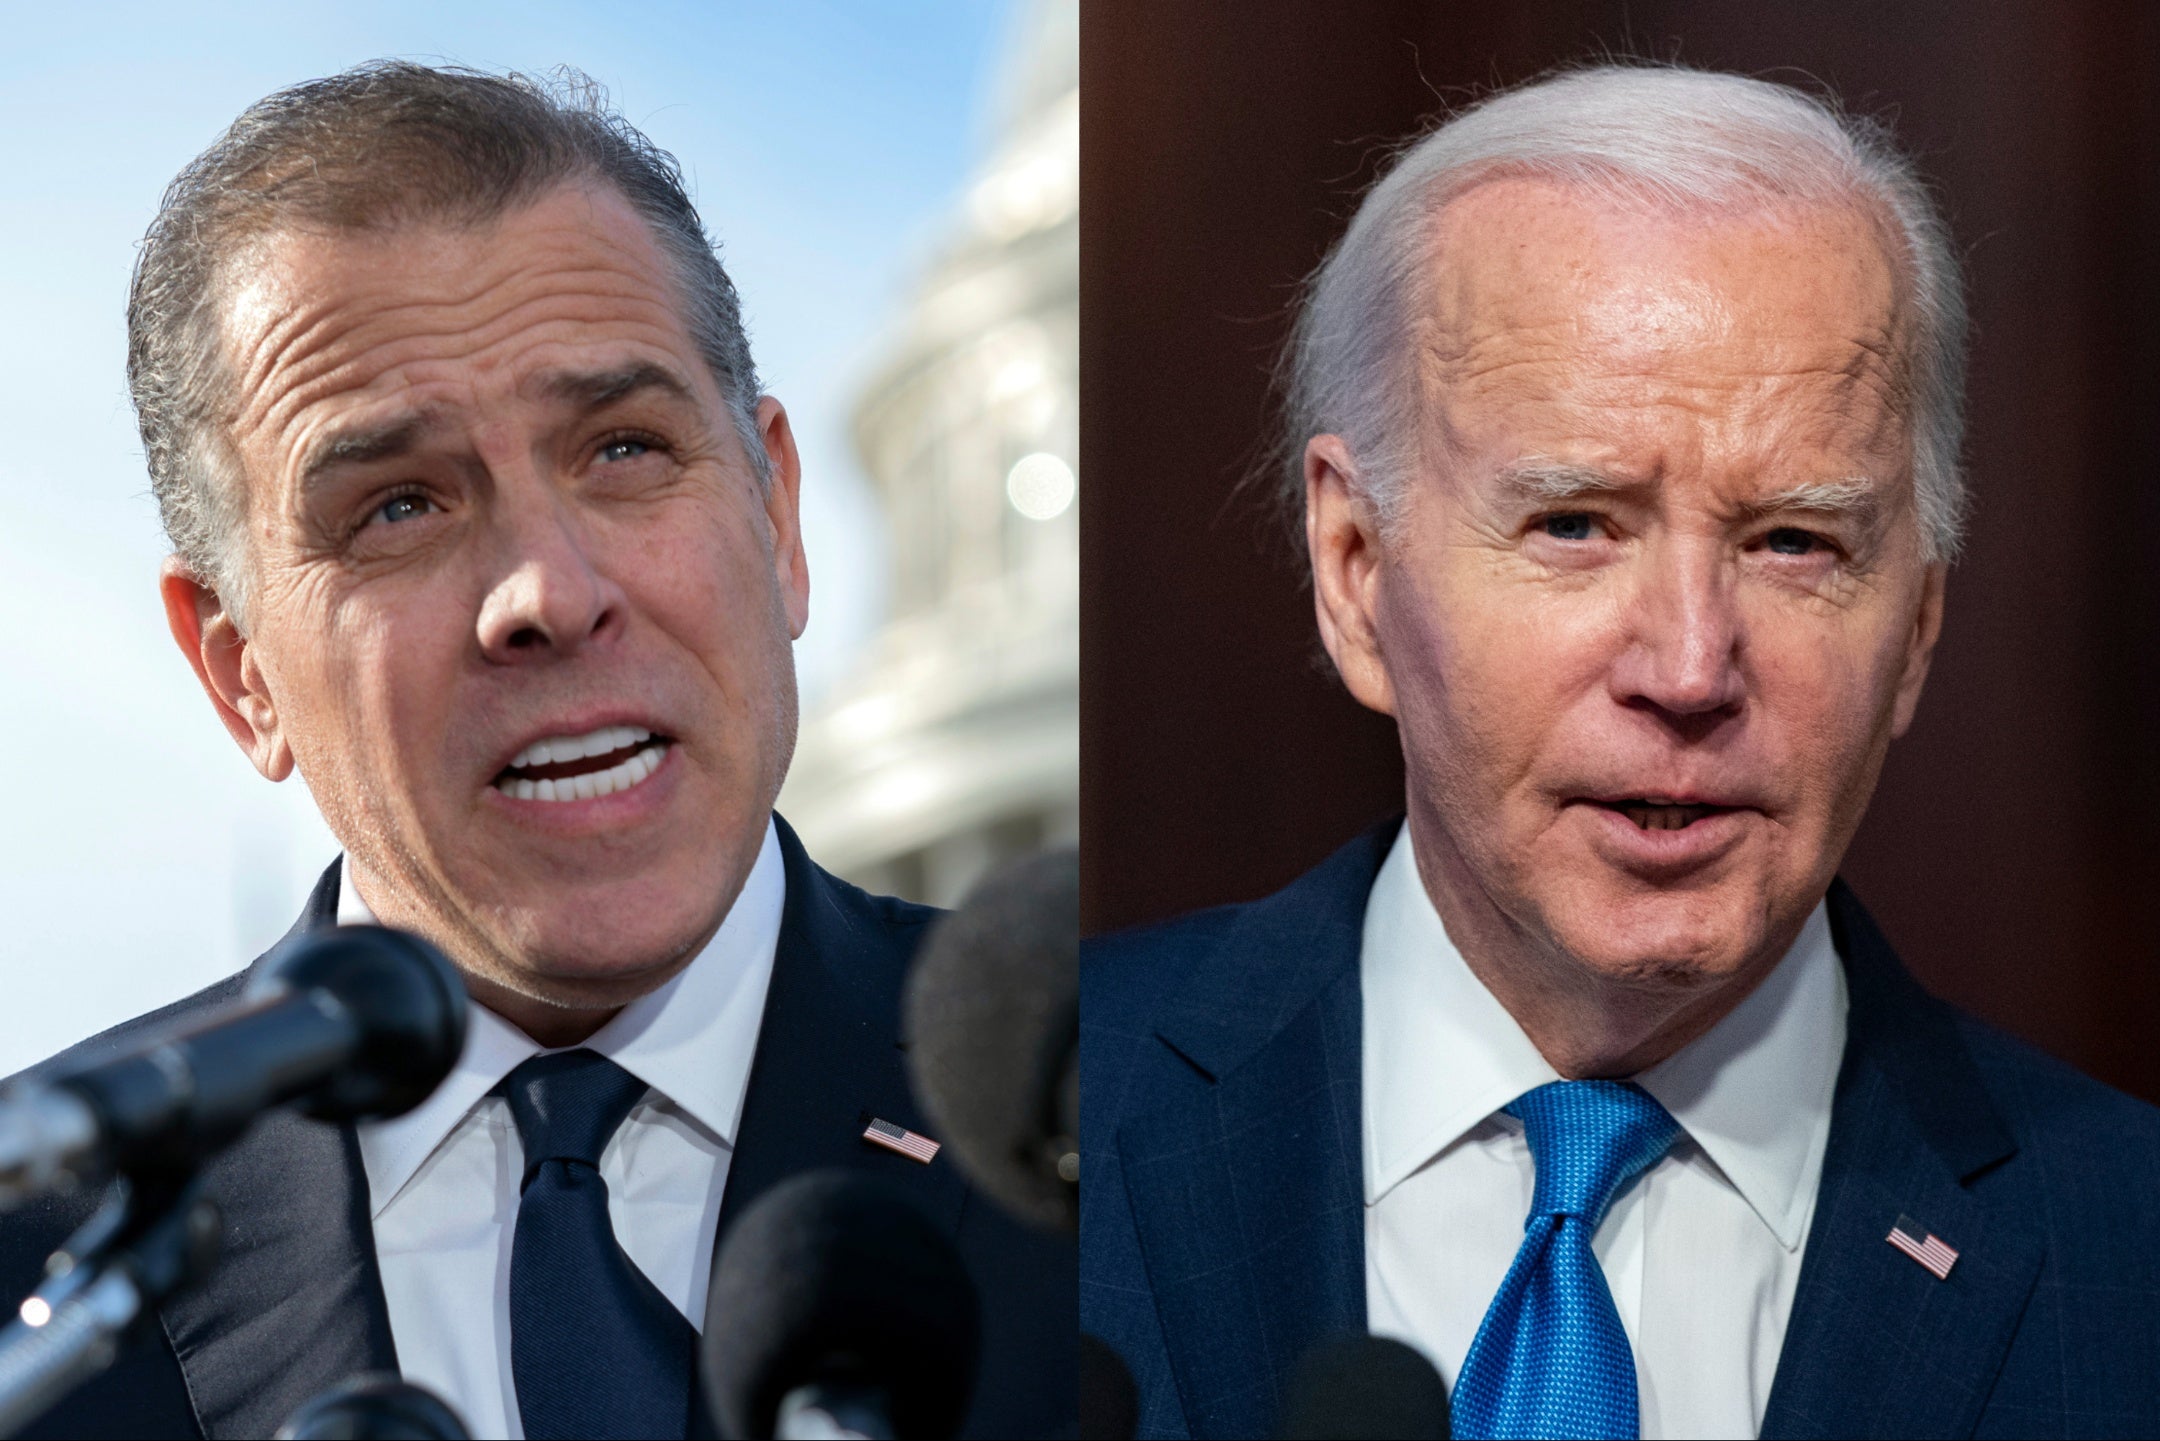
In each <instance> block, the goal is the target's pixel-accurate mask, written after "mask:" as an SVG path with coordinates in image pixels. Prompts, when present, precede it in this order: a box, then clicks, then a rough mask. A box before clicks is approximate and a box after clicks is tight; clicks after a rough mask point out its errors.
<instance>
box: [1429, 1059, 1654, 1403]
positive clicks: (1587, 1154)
mask: <svg viewBox="0 0 2160 1441" xmlns="http://www.w3.org/2000/svg"><path fill="white" fill-rule="evenodd" d="M1507 1112H1508V1114H1509V1115H1511V1116H1515V1117H1519V1118H1520V1119H1521V1121H1522V1123H1523V1132H1524V1134H1525V1136H1526V1137H1527V1138H1528V1140H1529V1142H1530V1158H1531V1160H1532V1161H1534V1162H1536V1164H1537V1189H1536V1190H1535V1192H1533V1193H1532V1195H1531V1198H1530V1217H1529V1219H1528V1220H1527V1221H1525V1222H1524V1223H1523V1243H1522V1249H1521V1250H1519V1251H1517V1252H1516V1253H1515V1264H1514V1265H1512V1266H1510V1267H1508V1273H1507V1279H1506V1280H1504V1281H1502V1282H1501V1283H1500V1291H1499V1294H1498V1295H1496V1296H1494V1297H1493V1302H1492V1306H1491V1307H1490V1308H1489V1309H1488V1310H1487V1311H1486V1312H1485V1320H1484V1322H1483V1324H1481V1325H1480V1326H1479V1327H1478V1333H1477V1339H1476V1340H1475V1341H1472V1342H1471V1343H1470V1354H1469V1356H1468V1357H1467V1358H1465V1359H1464V1361H1463V1368H1462V1375H1461V1376H1460V1377H1458V1378H1457V1379H1456V1383H1455V1405H1454V1412H1455V1434H1456V1435H1457V1436H1477V1437H1530V1436H1555V1437H1557V1436H1626V1437H1634V1436H1636V1435H1639V1434H1640V1418H1639V1416H1638V1415H1637V1413H1636V1402H1635V1353H1634V1352H1633V1351H1632V1350H1631V1349H1630V1348H1629V1346H1628V1338H1627V1332H1626V1331H1624V1330H1622V1329H1621V1326H1620V1313H1619V1312H1618V1311H1616V1310H1614V1309H1613V1299H1612V1289H1611V1288H1610V1287H1608V1286H1607V1285H1606V1284H1605V1272H1604V1270H1603V1269H1602V1268H1601V1267H1600V1266H1599V1265H1598V1260H1597V1256H1596V1255H1595V1254H1594V1253H1593V1252H1592V1251H1591V1249H1590V1239H1591V1237H1593V1236H1595V1235H1596V1234H1597V1228H1598V1222H1600V1221H1602V1220H1604V1219H1605V1209H1606V1207H1608V1206H1610V1205H1611V1204H1612V1199H1613V1197H1614V1195H1616V1194H1617V1193H1618V1192H1619V1190H1620V1188H1621V1187H1622V1186H1623V1185H1625V1184H1627V1182H1628V1181H1629V1180H1630V1179H1631V1178H1632V1177H1634V1176H1636V1175H1638V1174H1640V1173H1641V1172H1643V1171H1645V1170H1647V1169H1649V1168H1650V1167H1651V1166H1653V1165H1655V1164H1656V1163H1657V1159H1658V1158H1659V1157H1660V1156H1662V1155H1664V1154H1665V1152H1666V1151H1667V1150H1668V1149H1669V1148H1670V1147H1671V1146H1672V1143H1673V1141H1674V1140H1675V1139H1676V1138H1677V1137H1678V1136H1679V1134H1680V1124H1679V1122H1677V1121H1675V1120H1673V1118H1672V1117H1671V1116H1670V1115H1669V1114H1667V1112H1666V1110H1665V1108H1664V1107H1663V1106H1661V1105H1659V1104H1658V1103H1657V1102H1656V1101H1654V1100H1652V1099H1651V1098H1650V1096H1649V1095H1648V1094H1646V1093H1645V1092H1644V1091H1642V1090H1641V1089H1640V1088H1638V1087H1636V1086H1634V1085H1632V1084H1630V1083H1628V1082H1625V1081H1555V1082H1553V1083H1552V1084H1551V1085H1549V1086H1540V1087H1538V1088H1537V1089H1536V1090H1534V1091H1532V1092H1530V1093H1529V1094H1528V1095H1526V1096H1524V1097H1522V1098H1521V1099H1520V1100H1518V1101H1516V1102H1515V1104H1513V1105H1512V1106H1509V1107H1507Z"/></svg>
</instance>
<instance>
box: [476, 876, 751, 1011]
mask: <svg viewBox="0 0 2160 1441" xmlns="http://www.w3.org/2000/svg"><path fill="white" fill-rule="evenodd" d="M595 890H597V891H598V893H594V892H595ZM699 899H700V900H702V901H703V902H704V903H703V904H688V903H686V902H687V901H688V897H687V896H686V895H685V893H684V892H683V891H682V890H679V889H676V890H672V891H670V892H665V893H658V894H656V893H655V891H654V888H652V887H649V886H643V885H637V884H632V885H629V886H610V887H601V888H589V887H577V888H573V889H570V890H568V891H555V892H551V893H550V894H548V895H546V896H542V897H537V898H535V899H533V900H532V901H530V902H529V903H527V904H523V905H520V904H517V903H515V902H512V903H508V904H506V905H504V906H502V907H501V908H500V910H499V912H498V914H501V915H503V916H504V918H505V920H506V922H507V924H506V925H505V926H504V928H503V929H504V934H503V937H502V941H501V943H500V945H501V950H502V951H503V952H504V959H505V962H506V963H507V964H509V965H511V966H512V967H514V968H515V969H516V970H518V971H520V972H522V973H523V974H525V975H527V976H529V977H531V978H532V980H533V982H534V984H535V985H536V986H538V987H542V988H545V987H547V986H549V985H550V984H554V985H561V986H566V987H572V988H584V987H598V988H601V989H603V990H604V989H609V988H611V986H612V985H614V984H622V985H626V986H632V987H633V988H634V990H635V991H643V990H649V989H651V987H652V985H654V984H656V982H654V981H653V980H652V979H651V978H652V977H653V976H654V975H655V974H666V973H671V972H672V971H673V969H674V968H675V967H676V966H677V965H679V964H680V963H681V962H683V961H685V960H688V959H690V958H691V957H692V956H694V955H695V954H696V953H697V950H698V948H699V947H701V946H703V945H704V944H705V943H706V942H707V941H708V940H710V939H711V937H712V934H713V932H714V931H715V929H717V927H718V925H719V921H720V919H721V917H722V916H723V915H724V909H716V908H715V907H714V906H713V905H712V904H711V901H712V899H713V898H712V897H710V896H706V897H701V898H699ZM640 982H642V984H638V983H640Z"/></svg>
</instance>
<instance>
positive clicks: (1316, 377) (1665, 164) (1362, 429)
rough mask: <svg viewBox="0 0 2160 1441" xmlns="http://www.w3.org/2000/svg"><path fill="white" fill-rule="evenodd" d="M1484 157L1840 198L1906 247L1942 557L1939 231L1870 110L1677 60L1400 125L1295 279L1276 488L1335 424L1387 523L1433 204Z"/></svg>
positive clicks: (1644, 195)
mask: <svg viewBox="0 0 2160 1441" xmlns="http://www.w3.org/2000/svg"><path fill="white" fill-rule="evenodd" d="M1497 174H1509V175H1529V176H1538V177H1546V178H1550V179H1553V180H1556V181H1559V182H1561V183H1564V184H1567V185H1570V186H1575V187H1580V188H1581V189H1583V190H1584V191H1586V192H1589V193H1590V194H1592V195H1595V196H1598V197H1600V198H1605V199H1612V200H1619V201H1623V202H1629V203H1634V204H1647V205H1651V206H1656V207H1660V208H1669V209H1703V208H1727V207H1732V206H1750V207H1751V206H1758V205H1780V204H1794V203H1799V204H1852V203H1855V202H1858V203H1859V204H1861V205H1863V206H1865V207H1867V208H1868V209H1869V210H1870V211H1871V212H1872V213H1875V214H1877V215H1878V216H1880V217H1881V218H1882V219H1883V220H1884V221H1885V222H1886V223H1887V226H1888V228H1889V230H1890V231H1891V233H1892V234H1894V235H1895V236H1896V237H1897V238H1898V240H1900V241H1901V242H1902V248H1903V251H1904V253H1903V254H1901V255H1897V256H1894V257H1893V259H1894V260H1895V261H1896V262H1897V263H1898V264H1899V265H1900V267H1901V269H1902V272H1903V280H1904V282H1905V283H1904V286H1903V289H1904V296H1903V299H1904V302H1905V305H1906V308H1907V319H1908V320H1909V322H1910V324H1911V341H1910V353H1909V354H1908V355H1906V356H1905V361H1906V365H1907V367H1908V372H1909V373H1908V382H1907V384H1908V390H1909V396H1910V405H1911V414H1910V415H1909V416H1908V417H1907V418H1908V420H1909V422H1910V424H1911V427H1912V440H1913V454H1912V472H1913V486H1914V495H1915V499H1916V503H1917V506H1918V510H1919V520H1920V540H1921V547H1922V551H1923V554H1924V556H1925V558H1926V559H1927V560H1928V561H1930V562H1947V561H1948V560H1949V559H1950V558H1951V557H1952V555H1953V554H1954V553H1955V552H1956V550H1957V545H1958V539H1959V535H1960V532H1961V530H1962V527H1963V523H1964V516H1965V505H1966V501H1965V481H1964V475H1963V472H1962V470H1961V469H1960V466H1959V447H1960V444H1961V442H1962V439H1963V434H1964V405H1965V373H1964V367H1965V359H1964V357H1965V300H1964V294H1963V288H1962V285H1961V282H1960V277H1959V272H1958V264H1957V258H1956V255H1955V253H1954V251H1953V250H1952V248H1951V241H1950V231H1949V227H1948V225H1947V224H1946V223H1945V222H1944V220H1943V218H1942V216H1941V214H1940V212H1939V211H1938V210H1937V209H1936V206H1935V203H1934V200H1933V198H1932V197H1931V196H1930V195H1929V193H1928V190H1927V187H1926V185H1925V183H1924V182H1922V180H1921V179H1920V176H1919V172H1918V171H1917V170H1916V169H1915V168H1914V166H1913V163H1912V162H1911V161H1910V160H1909V159H1907V158H1906V156H1905V155H1904V154H1903V153H1902V152H1900V151H1899V150H1898V149H1897V148H1896V146H1895V144H1894V143H1893V142H1892V140H1891V138H1890V135H1889V132H1888V131H1887V129H1886V128H1885V127H1883V126H1882V125H1880V124H1878V123H1877V122H1875V121H1872V120H1869V119H1866V118H1862V117H1855V116H1849V115H1846V114H1843V113H1842V112H1840V111H1839V110H1838V109H1836V108H1835V107H1834V106H1833V105H1832V104H1829V103H1826V102H1824V101H1822V100H1818V99H1816V98H1815V97H1813V96H1811V95H1808V94H1806V93H1804V92H1802V91H1799V90H1796V89H1794V88H1792V87H1791V86H1788V85H1779V84H1774V83H1772V82H1770V81H1767V80H1756V79H1751V78H1749V77H1747V76H1743V75H1725V74H1717V73H1714V72H1709V71H1702V70H1690V69H1685V68H1682V67H1678V66H1647V65H1599V66H1593V67H1589V68H1585V69H1580V70H1574V71H1569V72H1566V73H1563V74H1560V75H1557V76H1554V77H1552V78H1549V79H1545V80H1541V81H1537V82H1534V83H1532V84H1529V85H1525V86H1522V87H1520V88H1518V89H1514V90H1509V91H1505V92H1503V93H1501V94H1499V95H1496V96H1493V97H1492V98H1490V99H1488V100H1486V101H1484V102H1483V103H1481V104H1479V105H1478V106H1476V107H1475V108H1473V109H1470V110H1468V111H1465V112H1464V113H1462V114H1460V115H1457V116H1455V117H1454V118H1453V119H1451V120H1449V121H1447V122H1446V123H1445V124H1443V125H1441V126H1440V127H1439V128H1438V129H1436V130H1433V131H1432V132H1431V133H1429V134H1427V135H1425V136H1423V137H1422V138H1420V139H1418V140H1416V141H1414V142H1412V143H1411V144H1410V145H1409V146H1407V147H1406V148H1405V149H1404V150H1403V151H1402V152H1401V153H1400V154H1399V155H1398V156H1397V157H1396V159H1395V161H1394V164H1393V165H1392V167H1391V168H1390V169H1389V170H1388V172H1387V173H1386V174H1385V175H1383V176H1382V177H1381V179H1380V181H1379V183H1378V184H1376V185H1374V186H1373V188H1372V189H1371V191H1369V192H1368V193H1367V194H1366V196H1365V199H1364V202H1363V203H1362V204H1361V205H1359V207H1358V210H1357V214H1356V215H1355V216H1353V217H1352V219H1351V221H1350V228H1349V230H1348V231H1347V232H1346V233H1345V234H1344V236H1343V238H1342V240H1341V241H1340V242H1339V243H1338V244H1337V245H1336V246H1335V248H1334V250H1333V251H1332V252H1330V253H1329V255H1328V257H1327V259H1326V260H1325V261H1323V262H1322V264H1321V266H1320V268H1319V270H1317V271H1316V272H1315V273H1314V275H1313V277H1312V279H1311V281H1310V282H1309V284H1308V286H1307V289H1306V294H1305V300H1304V305H1303V307H1302V309H1301V311H1300V313H1299V315H1298V318H1297V323H1296V326H1295V328H1294V330H1293V332H1292V334H1291V338H1290V347H1289V350H1288V353H1287V354H1286V356H1285V358H1284V383H1285V390H1286V416H1285V419H1286V421H1287V434H1286V437H1285V438H1286V441H1287V445H1286V447H1285V449H1286V451H1287V452H1288V454H1287V455H1286V457H1285V458H1286V459H1287V460H1288V462H1289V463H1288V466H1287V470H1288V472H1289V474H1288V475H1287V476H1286V477H1285V479H1286V481H1287V486H1286V489H1285V492H1284V500H1285V501H1286V503H1287V506H1288V510H1289V513H1290V514H1292V515H1294V516H1302V514H1303V511H1304V495H1305V487H1304V479H1303V455H1304V449H1305V443H1306V441H1307V440H1308V439H1310V438H1311V437H1312V436H1315V435H1321V434H1329V433H1332V434H1337V435H1340V436H1342V437H1343V439H1344V441H1345V442H1346V443H1347V444H1348V445H1349V447H1350V449H1351V452H1352V454H1353V455H1354V456H1355V457H1356V460H1357V465H1358V470H1359V476H1358V483H1359V486H1360V490H1361V493H1362V494H1363V496H1364V498H1365V500H1366V502H1367V503H1368V504H1369V505H1371V506H1373V507H1374V510H1375V512H1376V513H1377V516H1378V518H1379V521H1380V524H1381V526H1382V529H1383V533H1384V532H1385V531H1386V530H1387V528H1388V527H1390V526H1391V525H1392V524H1393V523H1394V522H1395V520H1396V519H1397V518H1398V517H1399V515H1400V512H1401V505H1402V494H1403V489H1404V486H1403V480H1404V477H1406V476H1408V475H1410V474H1412V473H1414V472H1415V470H1416V469H1417V466H1418V464H1419V462H1420V460H1421V458H1422V438H1423V435H1424V431H1425V427H1424V425H1423V424H1422V420H1423V405H1424V397H1423V394H1422V392H1421V389H1420V384H1419V374H1418V368H1417V367H1416V366H1415V365H1414V364H1412V363H1410V362H1409V359H1408V358H1409V357H1411V356H1413V355H1415V354H1416V350H1417V346H1416V337H1415V333H1414V331H1415V327H1416V325H1417V324H1418V314H1419V311H1420V310H1421V308H1422V306H1421V302H1422V298H1423V295H1424V291H1423V289H1422V287H1423V285H1424V283H1425V281H1426V279H1427V277H1428V276H1429V275H1430V274H1431V272H1432V268H1433V259H1434V251H1433V245H1432V234H1433V231H1432V220H1433V218H1434V216H1436V215H1437V214H1438V213H1439V210H1440V208H1441V207H1442V206H1444V205H1445V204H1447V202H1448V201H1449V200H1451V199H1453V198H1454V197H1456V196H1458V195H1460V194H1462V193H1463V192H1464V191H1465V190H1467V189H1469V188H1470V187H1471V186H1473V185H1476V184H1478V183H1479V182H1481V181H1484V180H1488V179H1491V178H1493V177H1494V176H1495V175H1497Z"/></svg>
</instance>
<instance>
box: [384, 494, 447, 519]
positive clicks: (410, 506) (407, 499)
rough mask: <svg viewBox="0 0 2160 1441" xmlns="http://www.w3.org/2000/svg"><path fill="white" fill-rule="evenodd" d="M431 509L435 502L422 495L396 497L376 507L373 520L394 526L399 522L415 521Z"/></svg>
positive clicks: (433, 507)
mask: <svg viewBox="0 0 2160 1441" xmlns="http://www.w3.org/2000/svg"><path fill="white" fill-rule="evenodd" d="M433 509H435V502H434V501H432V500H429V499H428V498H427V497H426V496H424V495H398V496H392V497H391V498H390V499H389V500H386V501H384V502H383V503H382V504H381V505H380V506H379V507H377V509H376V511H375V518H376V519H377V520H381V521H384V522H387V523H388V524H391V525H395V524H397V523H398V522H399V521H401V520H416V519H418V518H419V517H420V516H423V515H426V514H427V513H428V512H429V511H431V510H433Z"/></svg>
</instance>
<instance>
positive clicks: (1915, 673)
mask: <svg viewBox="0 0 2160 1441" xmlns="http://www.w3.org/2000/svg"><path fill="white" fill-rule="evenodd" d="M1948 571H1949V567H1948V566H1944V565H1931V566H1929V567H1928V568H1927V574H1926V575H1925V576H1924V577H1922V579H1921V582H1920V606H1919V610H1918V612H1917V613H1916V614H1915V615H1914V616H1913V626H1912V633H1911V634H1910V635H1909V636H1907V637H1906V642H1905V670H1904V673H1903V674H1901V675H1900V676H1899V677H1898V688H1897V701H1896V709H1895V710H1894V711H1893V712H1892V714H1891V718H1890V738H1891V739H1892V740H1896V739H1897V738H1898V737H1900V736H1902V735H1904V734H1905V732H1906V730H1907V729H1908V728H1910V727H1911V725H1912V722H1913V714H1914V713H1915V712H1916V711H1918V710H1919V708H1920V688H1921V687H1922V686H1924V685H1926V684H1927V676H1928V666H1929V665H1930V664H1932V663H1933V661H1934V659H1935V641H1936V639H1937V638H1938V637H1939V636H1941V635H1942V619H1943V587H1944V586H1945V584H1947V582H1948V578H1949V577H1948Z"/></svg>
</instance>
